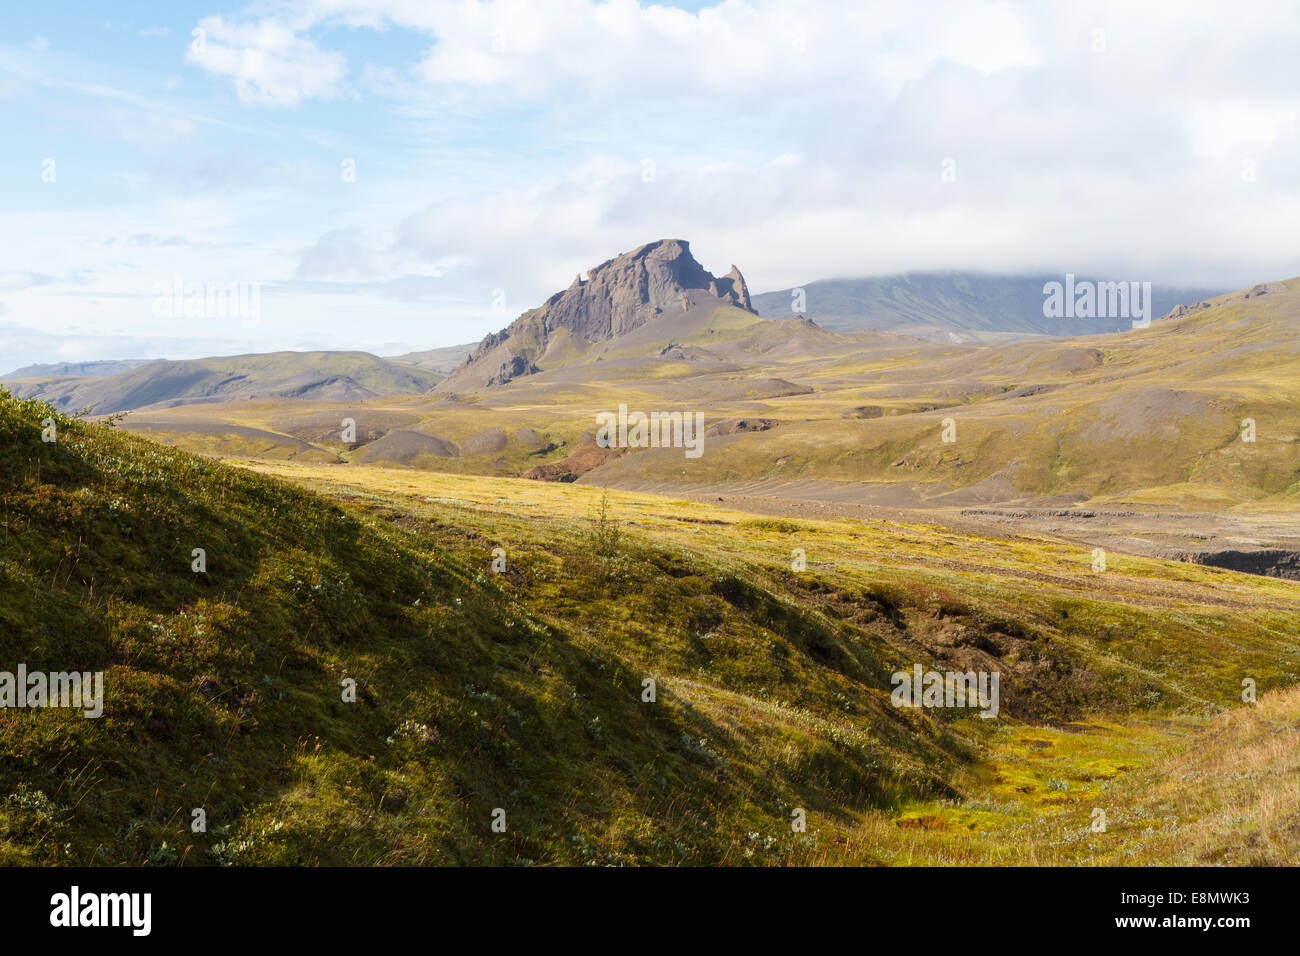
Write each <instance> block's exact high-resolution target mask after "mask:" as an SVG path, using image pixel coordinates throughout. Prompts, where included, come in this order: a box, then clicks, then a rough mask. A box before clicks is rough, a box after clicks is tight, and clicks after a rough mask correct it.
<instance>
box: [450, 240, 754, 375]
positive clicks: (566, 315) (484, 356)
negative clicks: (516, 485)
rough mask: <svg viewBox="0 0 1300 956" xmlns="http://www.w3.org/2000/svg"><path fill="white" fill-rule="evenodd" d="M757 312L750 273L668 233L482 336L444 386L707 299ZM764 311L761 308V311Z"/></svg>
mask: <svg viewBox="0 0 1300 956" xmlns="http://www.w3.org/2000/svg"><path fill="white" fill-rule="evenodd" d="M702 304H703V305H709V304H712V305H713V306H714V307H716V306H734V307H735V308H738V309H744V310H745V311H747V312H754V306H753V303H752V302H751V301H750V298H749V289H748V287H746V285H745V278H744V276H742V275H741V274H740V270H739V269H737V268H736V267H735V266H734V265H733V266H732V267H731V271H730V272H728V273H727V274H726V275H725V276H714V275H713V274H712V273H710V272H709V271H708V270H706V269H705V268H704V267H703V266H702V265H700V264H699V263H698V262H696V261H695V258H694V257H693V256H692V255H691V251H690V244H689V243H687V242H685V241H684V240H681V239H661V240H659V241H658V242H651V243H647V244H646V245H644V246H641V247H640V248H638V249H634V250H633V251H632V252H627V253H624V254H623V255H621V256H616V257H615V258H613V259H610V260H609V261H607V262H603V263H601V264H600V265H598V266H596V267H595V268H593V269H592V270H590V271H589V272H588V273H587V278H586V279H583V278H582V276H581V275H579V276H577V277H575V278H574V280H573V282H572V283H571V284H570V285H569V287H568V288H567V289H565V290H564V291H563V292H557V293H556V294H555V295H553V296H551V297H550V298H549V299H547V300H546V302H545V303H544V304H543V305H542V306H541V307H540V308H537V309H533V310H531V311H529V312H525V313H524V314H523V315H521V316H520V317H519V318H518V319H516V320H515V321H514V322H512V323H511V324H510V326H509V327H507V328H505V329H503V330H502V331H500V332H495V333H493V334H492V335H489V336H487V337H486V338H484V339H483V341H482V342H481V343H479V346H478V348H477V349H475V350H474V353H473V354H472V355H471V356H470V357H469V360H468V361H467V362H466V363H465V364H464V365H462V366H461V367H460V368H458V369H457V370H456V371H455V372H453V373H452V374H451V375H450V376H448V377H447V379H446V380H445V381H443V382H442V383H441V384H440V385H439V386H438V390H439V391H443V392H446V391H457V390H459V391H464V390H468V389H474V388H481V387H490V386H493V385H500V384H503V383H505V382H508V381H510V380H511V379H514V378H518V377H519V376H521V375H531V374H533V373H534V372H536V371H538V370H539V368H545V367H546V364H547V363H546V359H547V353H548V350H551V349H552V348H555V349H559V348H561V347H563V348H567V349H572V348H573V347H574V346H575V345H576V346H577V347H579V348H585V347H587V346H590V345H591V344H593V343H596V342H603V341H608V340H610V339H616V338H619V337H620V336H624V335H627V334H629V333H631V332H634V331H635V330H637V329H638V328H640V327H641V326H643V325H645V324H647V323H649V322H654V321H656V320H657V319H660V318H661V317H663V316H667V315H670V314H674V313H676V314H683V313H686V312H688V311H690V310H691V309H695V308H698V307H700V306H701V305H702ZM754 314H755V315H757V313H754Z"/></svg>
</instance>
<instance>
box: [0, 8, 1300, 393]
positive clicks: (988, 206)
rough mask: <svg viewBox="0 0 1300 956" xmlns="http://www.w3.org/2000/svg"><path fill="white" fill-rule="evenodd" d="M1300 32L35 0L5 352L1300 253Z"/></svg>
mask: <svg viewBox="0 0 1300 956" xmlns="http://www.w3.org/2000/svg"><path fill="white" fill-rule="evenodd" d="M1297 50H1300V15H1298V14H1297V10H1296V7H1295V5H1294V3H1293V2H1278V3H1270V2H1252V0H1232V2H1197V0H1179V2H1174V3H1165V2H1154V0H1151V2H1141V3H1137V2H1132V0H1122V2H1114V3H1110V2H1101V3H1084V2H1071V0H1067V2H1053V3H1034V2H1026V3H1015V2H979V0H960V2H950V0H925V2H919V0H902V2H883V3H875V2H861V3H857V2H855V3H847V2H841V0H826V2H814V0H725V2H722V3H706V2H695V3H680V4H650V3H641V4H638V3H636V2H634V0H608V2H595V0H485V2H472V0H454V2H441V0H301V2H288V0H286V2H258V3H252V4H248V5H240V4H231V5H228V6H226V5H222V3H221V0H204V2H201V3H193V2H189V0H174V2H167V3H162V2H154V3H136V2H116V3H113V4H111V5H109V4H103V3H90V2H80V3H72V2H60V0H49V2H43V3H38V4H23V5H9V6H8V7H7V9H6V11H5V15H4V17H3V18H0V128H2V129H3V130H4V137H5V146H4V149H2V150H0V372H3V371H7V370H9V369H13V368H16V367H18V366H21V365H25V364H28V363H32V362H64V361H86V360H92V359H110V358H153V357H166V358H187V357H196V356H201V355H229V354H237V353H244V352H262V351H271V350H275V349H310V348H357V349H365V350H367V351H372V352H376V353H378V354H397V353H401V352H405V351H408V350H417V349H425V348H433V347H437V346H444V345H453V344H462V343H468V342H474V341H477V340H478V339H480V338H481V337H482V336H483V335H485V334H487V333H488V332H492V331H495V330H497V329H499V328H501V327H503V326H505V325H506V324H508V322H509V321H510V320H511V319H513V318H514V317H515V316H516V315H518V314H519V313H520V312H523V311H525V310H526V309H528V308H531V307H534V306H536V305H538V304H540V302H541V301H542V300H544V299H545V298H546V297H547V296H548V295H550V294H551V293H552V292H554V291H557V290H559V289H563V288H565V287H567V286H568V284H569V283H570V282H571V281H572V279H573V277H574V275H576V274H578V273H580V272H585V270H586V269H588V268H590V267H591V266H593V265H596V264H598V263H600V262H602V261H604V260H606V259H609V258H611V257H613V256H614V255H617V254H618V253H620V252H625V251H628V250H630V249H633V248H635V247H637V246H639V245H641V244H643V243H645V242H649V241H652V240H655V239H660V238H680V239H686V240H688V241H690V242H691V248H692V251H693V252H694V254H695V256H696V258H697V259H699V260H700V262H701V263H702V264H703V265H704V266H705V268H707V269H710V270H711V271H713V272H714V273H719V274H721V273H724V272H726V271H727V269H729V268H730V266H731V265H732V264H733V263H734V264H736V265H737V266H739V267H740V269H741V270H742V272H743V273H744V274H745V277H746V279H747V281H748V284H749V286H750V289H751V290H752V291H754V292H761V291H767V290H772V289H783V288H788V287H791V286H796V285H800V284H803V283H807V282H810V281H813V280H816V279H824V278H833V277H853V276H867V275H881V274H889V273H896V272H905V271H916V270H977V271H984V272H998V273H1024V272H1035V273H1041V272H1050V273H1064V272H1074V273H1075V274H1089V275H1095V276H1099V277H1103V278H1113V279H1117V280H1138V281H1153V282H1167V283H1179V284H1187V285H1197V286H1205V287H1222V288H1224V289H1235V288H1241V287H1245V286H1249V285H1253V284H1255V283H1256V282H1261V281H1267V280H1272V279H1279V278H1285V277H1289V276H1294V275H1297V274H1300V140H1298V138H1297V115H1298V114H1300V57H1297V55H1296V51H1297ZM234 284H239V285H234ZM176 288H179V289H181V290H190V291H193V290H196V289H197V290H199V291H200V292H204V291H205V290H211V289H213V288H228V289H238V290H241V291H243V292H244V293H245V298H244V299H242V300H240V301H242V302H244V304H245V308H244V310H243V311H240V312H238V314H230V312H231V310H222V309H221V308H219V307H213V306H212V305H211V304H209V305H207V306H206V307H204V308H195V309H186V308H183V307H182V308H175V307H174V306H175V305H176V304H177V302H178V299H177V297H175V296H172V295H171V294H170V291H169V290H173V289H176ZM181 301H182V303H183V301H184V300H181ZM204 301H205V302H206V301H207V300H206V299H205V300H204ZM810 315H812V317H813V318H815V310H814V309H813V308H812V305H811V304H810Z"/></svg>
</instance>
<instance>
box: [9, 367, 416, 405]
mask: <svg viewBox="0 0 1300 956" xmlns="http://www.w3.org/2000/svg"><path fill="white" fill-rule="evenodd" d="M439 378H440V376H438V375H437V374H436V373H433V372H429V371H427V370H425V369H421V368H417V367H414V366H411V365H399V364H397V363H394V362H390V361H387V360H385V359H381V358H378V357H376V356H374V355H370V354H368V353H366V352H271V353H267V354H260V355H235V356H229V357H222V358H205V359H191V360H186V361H167V360H158V361H154V362H148V363H145V364H142V365H137V366H135V367H133V368H130V369H127V370H125V371H121V372H118V373H116V374H111V375H102V376H101V375H95V376H88V377H66V376H61V375H57V376H53V377H37V378H29V379H20V378H16V377H11V378H8V379H7V380H6V384H7V385H8V386H9V388H10V389H11V390H12V391H13V392H14V393H15V394H16V395H20V396H23V397H27V398H39V399H41V400H42V401H47V402H49V403H50V404H52V405H54V406H55V407H56V408H59V409H61V410H64V411H70V410H74V409H83V408H88V409H91V410H92V411H93V413H94V414H97V415H109V414H112V413H114V412H121V411H129V410H132V409H137V408H148V407H151V406H160V407H166V406H174V405H184V404H194V403H204V402H224V401H230V400H232V399H254V398H268V397H274V398H285V399H307V400H326V401H337V400H339V399H365V398H370V397H373V396H375V395H379V394H384V395H391V394H412V393H420V392H424V391H427V390H428V389H430V388H432V387H433V386H434V385H435V384H437V382H438V380H439Z"/></svg>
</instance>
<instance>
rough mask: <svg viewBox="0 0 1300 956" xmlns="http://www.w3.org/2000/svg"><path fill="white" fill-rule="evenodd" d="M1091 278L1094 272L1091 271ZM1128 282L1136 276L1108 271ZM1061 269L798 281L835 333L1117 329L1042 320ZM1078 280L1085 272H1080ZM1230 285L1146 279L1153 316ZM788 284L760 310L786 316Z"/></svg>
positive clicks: (947, 335) (757, 299) (1110, 323)
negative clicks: (1048, 288) (1048, 286)
mask: <svg viewBox="0 0 1300 956" xmlns="http://www.w3.org/2000/svg"><path fill="white" fill-rule="evenodd" d="M1091 278H1092V280H1093V281H1096V277H1091ZM1110 278H1114V279H1115V280H1117V281H1118V280H1120V279H1123V280H1132V279H1138V278H1140V276H1127V275H1126V276H1114V277H1110ZM1062 279H1063V274H1060V273H1057V274H1049V273H1044V274H1042V275H1023V276H998V275H986V274H982V273H974V272H909V273H906V274H903V275H889V276H879V277H874V278H867V279H823V280H819V281H816V282H809V283H808V284H807V285H804V286H800V287H799V288H800V289H802V290H803V293H804V295H803V298H804V304H805V305H806V310H807V311H806V312H805V313H804V314H805V315H807V316H808V318H811V319H813V320H815V321H816V322H817V324H818V325H820V326H822V327H823V328H827V329H832V330H834V331H837V332H855V331H861V330H864V329H874V330H876V331H881V332H899V333H903V334H905V335H916V336H919V337H921V338H928V339H932V340H935V341H941V342H980V341H1001V340H1007V339H1011V338H1017V337H1023V336H1031V335H1034V336H1041V335H1051V336H1074V335H1096V334H1098V333H1105V332H1118V331H1123V330H1126V329H1128V328H1130V327H1131V326H1130V323H1129V322H1127V321H1125V320H1123V319H1116V318H1101V319H1098V318H1069V319H1057V318H1047V317H1045V316H1044V315H1043V298H1044V297H1043V285H1044V284H1045V283H1048V282H1060V281H1062ZM1078 279H1079V281H1088V280H1089V279H1090V277H1088V276H1083V275H1080V276H1079V277H1078ZM1229 291H1231V290H1230V289H1209V288H1182V287H1176V286H1165V285H1157V284H1154V283H1153V284H1152V287H1151V298H1152V309H1151V317H1152V318H1153V319H1155V318H1158V317H1159V316H1162V315H1165V314H1167V313H1168V312H1170V311H1172V310H1173V309H1174V308H1175V307H1177V306H1179V305H1190V304H1191V303H1193V302H1199V301H1203V300H1205V299H1211V298H1214V297H1215V296H1218V295H1222V294H1224V293H1225V292H1229ZM794 292H795V290H794V289H784V290H781V291H779V292H764V293H762V294H760V295H756V296H754V307H755V309H757V310H758V313H759V315H762V316H764V317H765V318H769V319H785V318H790V317H791V315H792V314H793V313H792V305H793V304H794Z"/></svg>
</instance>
